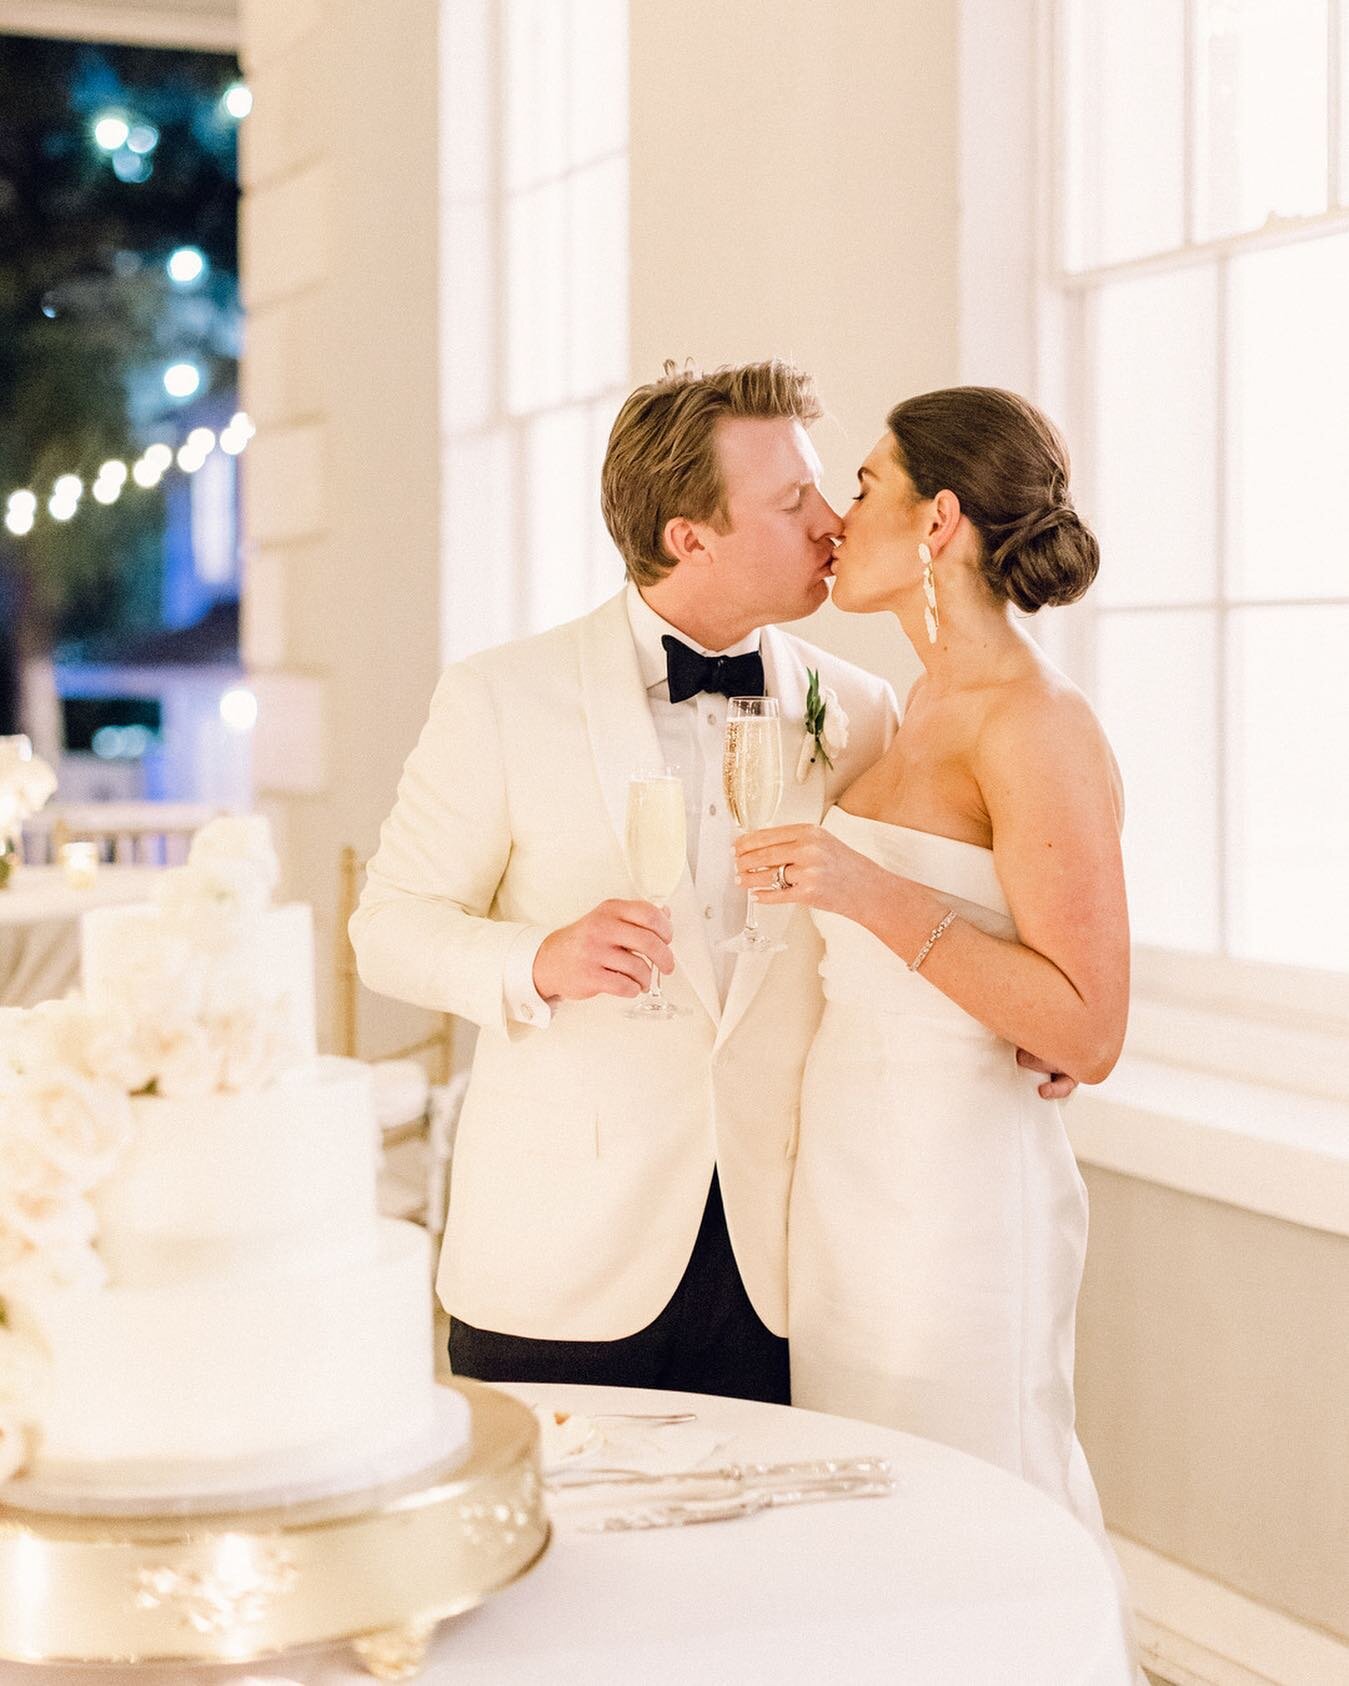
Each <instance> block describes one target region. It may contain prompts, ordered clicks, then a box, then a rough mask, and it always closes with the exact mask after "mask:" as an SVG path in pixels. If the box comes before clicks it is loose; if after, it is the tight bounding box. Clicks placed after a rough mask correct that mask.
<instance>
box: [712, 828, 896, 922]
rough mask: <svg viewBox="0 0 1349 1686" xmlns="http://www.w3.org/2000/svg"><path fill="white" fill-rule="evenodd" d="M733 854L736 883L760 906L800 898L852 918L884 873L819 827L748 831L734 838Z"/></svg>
mask: <svg viewBox="0 0 1349 1686" xmlns="http://www.w3.org/2000/svg"><path fill="white" fill-rule="evenodd" d="M735 856H736V862H735V864H736V879H735V881H736V883H737V884H739V885H742V886H743V887H744V888H746V889H750V890H753V891H754V899H755V900H756V901H757V902H758V903H759V905H760V906H761V907H772V906H774V905H775V904H776V903H778V902H803V903H804V904H805V905H806V906H807V907H818V908H820V909H821V910H822V911H824V912H826V913H841V914H843V915H845V916H846V917H847V918H850V919H855V918H857V917H858V916H859V910H860V909H862V908H864V907H865V906H866V904H867V901H868V898H869V897H871V896H874V895H875V893H876V889H877V879H878V877H879V876H881V875H882V873H881V868H880V867H878V866H877V865H876V863H875V861H873V860H869V859H868V858H867V856H866V855H859V854H858V852H857V850H856V849H850V848H849V847H848V845H847V844H846V843H840V842H839V840H838V838H837V837H835V836H834V834H833V832H832V831H826V830H825V829H824V827H823V826H819V825H778V826H769V827H768V828H767V829H766V830H764V831H747V832H746V833H745V835H744V836H743V837H740V838H737V840H736V845H735ZM779 869H781V876H779ZM779 886H781V887H780V888H779Z"/></svg>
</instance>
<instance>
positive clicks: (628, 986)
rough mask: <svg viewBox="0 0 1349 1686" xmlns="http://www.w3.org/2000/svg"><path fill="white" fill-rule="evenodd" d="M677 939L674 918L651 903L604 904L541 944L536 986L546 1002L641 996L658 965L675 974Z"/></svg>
mask: <svg viewBox="0 0 1349 1686" xmlns="http://www.w3.org/2000/svg"><path fill="white" fill-rule="evenodd" d="M673 935H674V927H673V925H672V924H671V922H670V915H669V914H668V913H667V912H666V911H665V909H664V908H660V907H655V906H653V904H652V903H651V902H619V901H610V902H601V903H600V905H599V906H598V907H594V908H591V910H590V912H589V913H587V914H586V915H585V916H584V917H583V918H581V919H578V920H577V921H576V923H575V924H574V925H563V926H562V927H561V929H560V930H557V931H551V932H550V933H549V934H548V935H547V936H546V937H545V938H544V939H543V941H542V942H541V943H540V944H539V952H538V953H537V954H536V955H535V956H534V987H535V989H537V990H538V992H539V994H540V995H542V996H543V997H544V999H545V1000H558V999H561V1000H563V1001H585V1000H587V999H588V998H589V997H590V996H592V995H627V996H635V995H640V994H641V993H642V991H643V990H644V989H645V988H646V986H647V983H648V981H649V980H650V977H651V967H652V966H653V965H654V966H655V967H656V969H657V971H660V972H664V973H667V974H668V973H670V972H673V971H674V954H673V953H672V952H671V949H670V941H671V938H672V937H673Z"/></svg>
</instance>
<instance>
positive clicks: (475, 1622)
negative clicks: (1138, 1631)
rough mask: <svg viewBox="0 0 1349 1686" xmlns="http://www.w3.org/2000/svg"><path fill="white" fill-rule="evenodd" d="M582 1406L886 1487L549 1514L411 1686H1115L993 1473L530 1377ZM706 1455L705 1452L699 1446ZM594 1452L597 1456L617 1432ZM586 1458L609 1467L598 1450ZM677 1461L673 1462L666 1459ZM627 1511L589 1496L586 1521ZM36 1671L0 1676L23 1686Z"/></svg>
mask: <svg viewBox="0 0 1349 1686" xmlns="http://www.w3.org/2000/svg"><path fill="white" fill-rule="evenodd" d="M509 1391H510V1392H512V1393H515V1394H516V1395H517V1397H519V1398H521V1399H524V1400H527V1401H529V1402H530V1403H532V1404H536V1405H544V1406H548V1407H551V1408H555V1409H564V1410H570V1411H573V1412H577V1413H581V1414H583V1415H588V1416H595V1415H598V1414H599V1413H602V1412H613V1411H692V1412H695V1413H696V1415H697V1422H696V1423H694V1424H690V1425H683V1426H676V1427H671V1428H665V1429H654V1428H648V1429H646V1430H644V1431H641V1430H639V1431H633V1430H619V1429H615V1430H613V1431H611V1432H612V1433H613V1434H614V1435H615V1436H616V1437H618V1436H626V1437H627V1439H626V1445H625V1447H624V1448H623V1451H622V1453H621V1455H623V1456H627V1455H628V1454H630V1453H631V1451H632V1438H631V1437H632V1435H633V1434H634V1433H637V1434H638V1435H640V1436H641V1438H642V1439H643V1440H645V1442H646V1444H647V1445H651V1444H652V1439H653V1437H660V1439H659V1444H660V1449H661V1453H662V1460H663V1461H666V1467H669V1462H668V1461H667V1460H669V1459H671V1458H672V1457H673V1454H674V1453H675V1452H676V1451H677V1449H678V1448H679V1446H680V1444H681V1442H680V1440H679V1437H680V1436H681V1435H683V1436H684V1437H685V1439H684V1444H686V1445H687V1446H688V1447H689V1448H690V1450H691V1451H693V1452H694V1455H695V1456H697V1457H700V1458H706V1457H708V1456H709V1455H711V1456H712V1457H713V1461H715V1462H717V1463H723V1462H726V1461H728V1460H731V1461H733V1460H737V1459H738V1460H742V1461H751V1460H752V1461H756V1462H757V1461H771V1462H780V1461H786V1460H788V1459H798V1458H820V1457H829V1456H834V1455H846V1454H852V1455H866V1454H880V1455H883V1456H885V1457H888V1458H889V1459H890V1460H891V1463H892V1465H893V1467H894V1471H895V1477H896V1487H895V1492H894V1493H893V1495H891V1496H889V1497H886V1498H876V1499H848V1500H843V1501H838V1502H832V1503H827V1504H816V1505H803V1506H800V1507H797V1508H793V1509H783V1510H776V1511H771V1512H768V1513H765V1514H762V1515H758V1516H754V1517H750V1518H747V1519H745V1520H741V1521H735V1522H720V1523H714V1524H706V1525H701V1526H696V1527H686V1528H679V1529H663V1530H659V1531H651V1532H643V1533H615V1534H595V1533H583V1532H580V1531H579V1530H578V1527H577V1524H578V1522H579V1520H580V1518H581V1516H582V1514H583V1507H584V1513H585V1514H593V1513H594V1505H595V1495H594V1493H593V1492H591V1493H587V1494H586V1495H585V1496H584V1498H582V1496H581V1495H571V1496H562V1497H559V1498H557V1499H556V1500H555V1501H554V1503H553V1506H552V1508H553V1518H554V1538H553V1542H552V1544H551V1546H550V1548H549V1549H548V1551H547V1552H546V1553H545V1555H544V1557H543V1559H542V1560H541V1561H540V1562H539V1564H538V1565H537V1566H536V1567H535V1568H534V1569H533V1570H532V1571H530V1572H529V1573H528V1574H527V1575H525V1576H524V1578H523V1579H522V1580H520V1581H518V1582H517V1583H516V1584H515V1585H514V1586H511V1587H508V1588H506V1589H505V1591H503V1592H500V1593H498V1594H497V1595H496V1596H495V1597H493V1598H490V1599H489V1600H488V1601H487V1603H486V1604H484V1605H483V1606H482V1607H481V1608H479V1609H477V1610H473V1611H470V1612H469V1613H468V1614H467V1615H464V1616H461V1617H459V1618H458V1619H456V1620H454V1621H451V1622H448V1623H445V1624H443V1625H442V1626H441V1628H440V1629H439V1631H438V1633H437V1635H436V1637H435V1640H434V1641H433V1644H432V1648H431V1651H430V1654H429V1656H428V1658H427V1661H426V1665H425V1668H424V1670H423V1673H422V1675H421V1677H420V1678H421V1679H422V1681H423V1682H426V1683H428V1686H583V1683H584V1686H610V1683H612V1686H676V1683H677V1686H704V1683H706V1686H732V1683H734V1686H742V1683H744V1686H757V1683H759V1682H764V1683H771V1686H794V1683H796V1682H810V1683H812V1686H820V1683H823V1682H829V1681H846V1682H848V1686H859V1683H870V1682H877V1683H879V1682H887V1683H889V1686H1131V1677H1130V1674H1129V1671H1128V1667H1127V1664H1126V1661H1125V1658H1124V1654H1123V1645H1122V1641H1121V1637H1120V1626H1119V1614H1118V1605H1117V1602H1116V1595H1115V1589H1114V1584H1113V1581H1112V1579H1111V1576H1110V1573H1109V1571H1108V1569H1107V1567H1106V1564H1105V1562H1104V1560H1103V1559H1102V1557H1101V1555H1100V1553H1099V1552H1098V1550H1097V1548H1096V1546H1095V1545H1094V1543H1093V1542H1092V1540H1091V1539H1090V1537H1089V1536H1088V1535H1087V1533H1086V1532H1085V1531H1084V1530H1083V1529H1082V1528H1081V1527H1080V1526H1079V1525H1078V1523H1077V1522H1075V1521H1074V1520H1073V1518H1072V1517H1070V1516H1069V1515H1067V1514H1066V1513H1065V1512H1064V1511H1062V1510H1060V1509H1059V1508H1058V1507H1057V1506H1056V1505H1054V1504H1053V1503H1052V1502H1051V1501H1050V1500H1049V1499H1047V1498H1045V1497H1044V1496H1043V1495H1042V1494H1040V1493H1038V1492H1036V1491H1035V1490H1034V1489H1032V1488H1030V1487H1028V1486H1026V1485H1025V1484H1024V1483H1023V1482H1020V1481H1017V1480H1015V1479H1014V1478H1013V1477H1012V1476H1010V1475H1006V1474H1004V1473H1003V1472H1002V1471H1000V1470H997V1469H994V1468H992V1467H991V1466H989V1465H986V1464H983V1463H980V1462H978V1461H977V1460H975V1459H974V1458H970V1457H967V1456H965V1455H964V1454H963V1453H960V1452H954V1451H951V1450H949V1449H947V1448H946V1447H942V1446H936V1445H933V1444H931V1443H930V1442H928V1441H924V1440H918V1439H915V1438H913V1437H912V1436H910V1435H905V1434H897V1433H895V1432H894V1431H892V1430H887V1429H879V1428H873V1427H871V1426H869V1425H867V1424H864V1423H857V1422H851V1421H847V1420H845V1419H843V1418H841V1417H825V1416H819V1415H816V1414H815V1413H813V1412H807V1411H794V1410H787V1409H786V1408H784V1407H781V1406H772V1405H755V1404H750V1403H747V1402H746V1401H743V1400H732V1399H714V1398H708V1397H705V1396H702V1395H695V1394H669V1393H647V1392H641V1391H637V1390H630V1389H617V1388H577V1387H561V1386H543V1385H535V1384H531V1385H528V1386H523V1385H522V1386H518V1387H513V1388H511V1389H510V1390H509ZM714 1443H715V1450H714V1451H713V1450H712V1448H713V1444H714ZM615 1444H618V1442H617V1439H616V1441H615ZM604 1461H613V1460H612V1459H607V1458H606V1459H605V1460H604ZM674 1461H676V1462H677V1461H678V1459H674ZM633 1502H636V1501H634V1499H633V1497H632V1496H631V1495H625V1494H624V1493H623V1491H622V1490H621V1489H611V1490H610V1499H609V1502H607V1503H606V1504H604V1505H603V1507H602V1508H603V1509H605V1510H608V1509H614V1510H617V1509H619V1508H622V1507H623V1506H624V1505H625V1504H631V1503H633ZM44 1678H45V1680H48V1681H50V1680H52V1679H53V1678H54V1676H53V1675H52V1674H48V1673H46V1672H45V1671H43V1670H41V1669H32V1668H27V1667H22V1668H20V1667H16V1666H15V1665H10V1672H8V1673H6V1672H5V1671H4V1665H0V1680H4V1681H6V1682H9V1681H11V1680H12V1682H13V1686H43V1682H44ZM79 1678H80V1682H81V1686H96V1683H97V1686H112V1683H113V1682H116V1683H117V1686H133V1683H134V1686H150V1683H153V1686H160V1683H162V1686H168V1683H169V1682H170V1681H171V1682H172V1686H216V1683H220V1686H223V1683H224V1682H227V1681H229V1682H234V1683H236V1686H238V1683H240V1682H243V1681H245V1680H247V1681H250V1682H252V1683H253V1686H370V1677H369V1676H368V1675H366V1674H364V1673H363V1672H361V1671H360V1669H359V1668H358V1667H357V1665H356V1663H355V1660H354V1658H353V1657H352V1654H351V1652H350V1651H348V1650H325V1651H322V1652H317V1651H315V1652H308V1653H291V1654H290V1655H288V1656H286V1657H283V1658H279V1659H277V1660H275V1661H269V1662H258V1663H253V1664H251V1665H246V1666H245V1665H240V1666H237V1667H233V1666H232V1667H228V1668H209V1669H208V1668H184V1667H182V1666H178V1667H174V1668H169V1669H162V1668H161V1669H139V1670H136V1669H126V1668H121V1669H96V1670H90V1671H89V1672H88V1673H85V1672H84V1671H81V1673H80V1677H79Z"/></svg>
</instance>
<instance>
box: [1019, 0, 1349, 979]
mask: <svg viewBox="0 0 1349 1686" xmlns="http://www.w3.org/2000/svg"><path fill="white" fill-rule="evenodd" d="M1054 20H1055V31H1056V40H1055V51H1054V54H1053V64H1054V67H1055V70H1054V79H1055V83H1056V91H1057V100H1056V122H1057V126H1058V138H1059V143H1060V144H1059V145H1058V146H1056V147H1055V148H1054V149H1053V152H1054V155H1055V156H1056V157H1057V158H1058V159H1059V175H1058V180H1057V182H1056V183H1055V184H1054V187H1053V199H1054V206H1055V216H1054V219H1053V221H1054V225H1055V231H1054V245H1055V248H1056V249H1055V253H1054V259H1053V263H1052V272H1053V273H1052V279H1053V283H1054V287H1055V289H1056V291H1057V293H1058V294H1059V297H1060V299H1061V301H1062V303H1063V306H1064V314H1065V325H1066V330H1067V331H1066V334H1065V341H1066V344H1067V345H1068V347H1069V348H1070V350H1069V353H1068V358H1069V366H1068V368H1067V371H1066V380H1067V387H1068V391H1067V393H1066V395H1065V402H1066V408H1067V410H1068V413H1069V414H1070V415H1071V416H1072V418H1073V424H1074V425H1073V431H1074V436H1075V439H1076V440H1077V444H1078V449H1077V462H1076V476H1075V478H1076V483H1077V488H1078V497H1079V502H1080V504H1081V506H1082V508H1083V511H1084V513H1085V514H1086V515H1088V517H1089V518H1090V519H1091V520H1092V521H1093V523H1094V525H1095V526H1096V529H1097V531H1098V533H1099V536H1100V540H1101V547H1102V555H1103V566H1102V571H1101V577H1100V580H1099V582H1098V583H1097V586H1096V587H1095V589H1094V591H1093V592H1092V593H1091V594H1090V596H1089V597H1088V598H1087V600H1086V601H1085V603H1084V604H1083V606H1082V608H1081V610H1080V611H1079V612H1077V613H1075V614H1074V616H1073V618H1072V621H1071V646H1072V649H1073V658H1072V659H1073V665H1074V666H1076V667H1077V668H1078V669H1079V670H1080V673H1081V675H1082V677H1083V678H1084V680H1085V682H1086V683H1087V685H1088V688H1089V689H1090V690H1091V692H1092V695H1093V697H1094V700H1095V701H1096V703H1097V706H1098V707H1099V709H1100V712H1101V714H1102V718H1103V719H1104V721H1105V724H1106V728H1107V730H1108V731H1109V733H1110V736H1111V740H1112V742H1113V743H1114V745H1115V749H1116V752H1117V754H1118V755H1119V758H1120V762H1121V766H1122V768H1123V772H1124V777H1125V782H1126V790H1127V796H1128V823H1127V825H1126V829H1125V849H1126V859H1127V864H1128V870H1129V878H1130V894H1131V902H1132V907H1133V919H1134V928H1135V935H1136V937H1137V939H1138V941H1139V942H1140V943H1142V944H1145V945H1151V946H1154V947H1158V948H1164V949H1171V950H1188V951H1190V952H1191V953H1193V954H1196V955H1225V956H1229V957H1231V958H1232V959H1233V960H1240V961H1256V962H1274V963H1279V964H1281V965H1284V966H1296V967H1311V968H1318V969H1323V970H1333V971H1349V772H1346V768H1349V750H1347V746H1349V539H1346V531H1349V529H1347V528H1346V523H1345V516H1344V494H1343V490H1342V488H1343V485H1344V483H1345V478H1346V472H1347V470H1346V464H1347V463H1349V396H1346V395H1347V394H1349V144H1347V143H1349V0H1151V3H1150V4H1149V5H1147V6H1146V7H1127V6H1120V5H1118V4H1114V3H1113V0H1057V4H1056V5H1055V7H1054Z"/></svg>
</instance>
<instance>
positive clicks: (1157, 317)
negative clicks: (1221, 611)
mask: <svg viewBox="0 0 1349 1686" xmlns="http://www.w3.org/2000/svg"><path fill="white" fill-rule="evenodd" d="M1216 299H1217V288H1216V276H1215V271H1214V270H1213V269H1212V268H1210V267H1207V266H1206V267H1204V268H1189V269H1182V270H1177V271H1175V272H1174V273H1172V274H1169V275H1150V276H1146V277H1143V278H1141V279H1138V280H1132V281H1122V282H1115V283H1113V284H1112V285H1108V286H1105V287H1102V288H1101V289H1100V291H1099V292H1098V293H1097V294H1096V296H1095V309H1094V317H1093V326H1094V337H1093V349H1094V358H1093V370H1092V375H1093V403H1092V423H1091V432H1092V447H1093V450H1092V460H1093V467H1094V471H1095V472H1094V476H1093V481H1094V483H1093V485H1092V486H1091V488H1090V491H1089V495H1088V498H1087V500H1086V505H1084V507H1087V506H1089V511H1090V514H1091V515H1092V516H1093V517H1094V520H1095V523H1096V529H1097V536H1098V537H1099V538H1100V541H1101V556H1102V566H1101V577H1100V581H1099V583H1098V584H1097V586H1096V601H1097V602H1098V603H1100V604H1111V603H1185V602H1190V603H1194V602H1209V601H1211V600H1212V598H1213V596H1214V593H1215V589H1216V588H1215V581H1216V567H1215V548H1216V532H1215V508H1216V503H1217V491H1216V479H1215V459H1214V442H1215V440H1216V438H1217V416H1216V405H1217V388H1218V382H1217V350H1216V327H1215V324H1216Z"/></svg>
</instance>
